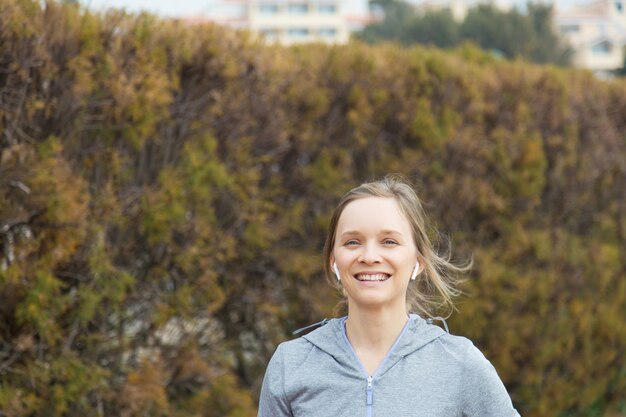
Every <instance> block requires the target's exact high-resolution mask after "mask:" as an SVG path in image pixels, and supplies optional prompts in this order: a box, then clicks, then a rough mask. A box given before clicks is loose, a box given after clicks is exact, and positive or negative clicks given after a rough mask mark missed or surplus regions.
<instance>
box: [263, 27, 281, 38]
mask: <svg viewBox="0 0 626 417" xmlns="http://www.w3.org/2000/svg"><path fill="white" fill-rule="evenodd" d="M260 32H261V35H263V38H264V39H265V40H266V41H275V40H277V39H278V29H274V28H265V29H261V31H260Z"/></svg>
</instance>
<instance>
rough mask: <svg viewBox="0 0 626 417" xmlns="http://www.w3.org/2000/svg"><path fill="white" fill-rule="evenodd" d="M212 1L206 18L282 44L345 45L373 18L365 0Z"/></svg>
mask: <svg viewBox="0 0 626 417" xmlns="http://www.w3.org/2000/svg"><path fill="white" fill-rule="evenodd" d="M346 3H347V2H346V1H345V0H344V1H342V0H214V1H213V2H212V3H211V5H210V7H209V8H208V9H207V12H206V14H205V18H206V19H207V20H211V21H213V22H216V23H220V24H224V25H228V26H232V27H235V28H240V29H248V30H251V31H252V32H254V33H258V34H259V35H261V36H263V37H264V38H265V39H266V40H268V41H274V42H280V43H282V44H293V43H303V42H318V41H321V42H326V43H345V42H347V41H348V39H349V38H350V34H351V33H352V32H355V31H359V30H361V29H362V28H363V27H364V26H365V25H366V24H367V23H369V22H370V21H371V20H372V19H373V17H372V16H373V15H372V13H371V12H370V10H369V7H368V2H367V0H363V1H358V2H355V1H351V2H350V7H347V4H346Z"/></svg>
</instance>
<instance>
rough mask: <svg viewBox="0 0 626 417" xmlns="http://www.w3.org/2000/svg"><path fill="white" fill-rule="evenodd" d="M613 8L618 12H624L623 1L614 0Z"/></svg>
mask: <svg viewBox="0 0 626 417" xmlns="http://www.w3.org/2000/svg"><path fill="white" fill-rule="evenodd" d="M615 10H617V12H618V13H624V2H622V1H616V2H615Z"/></svg>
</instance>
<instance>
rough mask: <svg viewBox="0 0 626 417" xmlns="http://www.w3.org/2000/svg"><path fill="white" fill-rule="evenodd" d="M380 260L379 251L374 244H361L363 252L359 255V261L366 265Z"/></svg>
mask: <svg viewBox="0 0 626 417" xmlns="http://www.w3.org/2000/svg"><path fill="white" fill-rule="evenodd" d="M380 261H381V257H380V252H379V251H378V248H377V247H376V245H371V244H366V245H364V246H363V252H362V253H361V256H360V257H359V262H362V263H364V264H367V265H371V264H376V263H379V262H380Z"/></svg>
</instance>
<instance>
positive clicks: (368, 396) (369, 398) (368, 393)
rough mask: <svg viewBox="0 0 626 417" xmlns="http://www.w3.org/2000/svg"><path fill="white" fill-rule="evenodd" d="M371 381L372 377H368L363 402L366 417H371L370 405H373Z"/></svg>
mask: <svg viewBox="0 0 626 417" xmlns="http://www.w3.org/2000/svg"><path fill="white" fill-rule="evenodd" d="M372 379H374V377H373V376H371V375H370V376H368V377H367V389H366V391H365V393H366V400H365V405H366V410H367V413H366V415H367V417H372V405H373V404H374V392H373V390H372Z"/></svg>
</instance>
